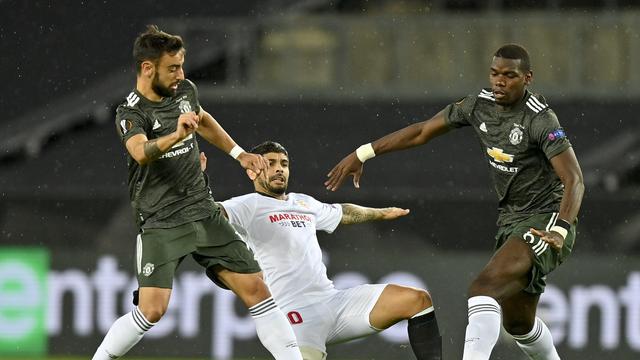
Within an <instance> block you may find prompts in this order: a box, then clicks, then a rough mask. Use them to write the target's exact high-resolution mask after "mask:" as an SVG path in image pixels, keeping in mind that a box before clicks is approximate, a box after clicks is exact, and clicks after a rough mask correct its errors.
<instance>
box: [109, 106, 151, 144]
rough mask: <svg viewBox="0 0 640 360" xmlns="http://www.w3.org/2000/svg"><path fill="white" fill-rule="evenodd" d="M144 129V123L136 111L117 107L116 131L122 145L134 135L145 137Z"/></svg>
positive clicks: (145, 131)
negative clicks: (143, 135)
mask: <svg viewBox="0 0 640 360" xmlns="http://www.w3.org/2000/svg"><path fill="white" fill-rule="evenodd" d="M146 127H147V126H146V121H145V120H144V118H143V117H142V116H141V115H140V114H139V113H138V112H137V111H135V110H133V109H128V108H126V107H125V106H120V107H118V110H117V111H116V129H117V131H118V134H119V135H120V139H121V140H122V143H126V142H127V140H129V139H130V138H131V137H132V136H134V135H137V134H145V135H146V134H147V130H146Z"/></svg>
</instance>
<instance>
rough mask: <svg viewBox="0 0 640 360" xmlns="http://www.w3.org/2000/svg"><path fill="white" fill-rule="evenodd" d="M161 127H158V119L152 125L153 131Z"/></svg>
mask: <svg viewBox="0 0 640 360" xmlns="http://www.w3.org/2000/svg"><path fill="white" fill-rule="evenodd" d="M161 127H162V125H160V122H159V121H158V119H156V121H155V122H154V123H153V130H157V129H160V128H161Z"/></svg>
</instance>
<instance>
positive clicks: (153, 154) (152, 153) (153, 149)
mask: <svg viewBox="0 0 640 360" xmlns="http://www.w3.org/2000/svg"><path fill="white" fill-rule="evenodd" d="M157 142H158V140H157V139H153V140H149V141H147V142H146V143H144V155H145V156H146V157H147V159H149V160H155V159H157V158H159V157H160V155H162V151H160V148H159V147H158V144H157Z"/></svg>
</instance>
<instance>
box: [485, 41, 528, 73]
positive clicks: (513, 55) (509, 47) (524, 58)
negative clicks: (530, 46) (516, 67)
mask: <svg viewBox="0 0 640 360" xmlns="http://www.w3.org/2000/svg"><path fill="white" fill-rule="evenodd" d="M493 56H495V57H501V58H505V59H512V60H520V70H522V71H524V72H527V71H531V62H530V60H529V52H528V51H527V49H525V48H524V47H523V46H521V45H518V44H506V45H502V46H501V47H500V49H498V50H496V52H495V54H493Z"/></svg>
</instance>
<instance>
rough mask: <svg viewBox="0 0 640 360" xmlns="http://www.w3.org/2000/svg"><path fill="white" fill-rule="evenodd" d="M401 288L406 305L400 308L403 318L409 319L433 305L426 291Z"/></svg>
mask: <svg viewBox="0 0 640 360" xmlns="http://www.w3.org/2000/svg"><path fill="white" fill-rule="evenodd" d="M399 288H400V289H401V297H402V299H403V303H404V304H403V305H402V306H399V307H398V309H399V310H400V311H402V312H403V313H402V314H400V315H401V317H402V318H404V319H408V318H410V317H412V316H413V315H415V314H417V313H419V312H420V311H422V310H424V309H426V308H428V307H430V306H431V305H432V301H431V295H429V293H428V292H427V291H426V290H423V289H418V288H412V287H399Z"/></svg>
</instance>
